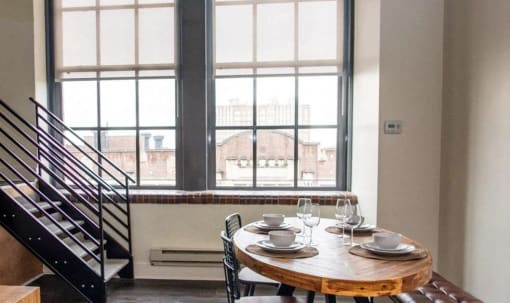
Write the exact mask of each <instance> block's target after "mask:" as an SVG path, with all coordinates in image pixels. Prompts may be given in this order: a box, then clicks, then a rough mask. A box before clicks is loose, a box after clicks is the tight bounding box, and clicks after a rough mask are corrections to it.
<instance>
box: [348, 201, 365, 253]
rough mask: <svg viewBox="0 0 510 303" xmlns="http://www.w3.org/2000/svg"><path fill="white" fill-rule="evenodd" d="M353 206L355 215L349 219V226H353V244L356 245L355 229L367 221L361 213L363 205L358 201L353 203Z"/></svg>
mask: <svg viewBox="0 0 510 303" xmlns="http://www.w3.org/2000/svg"><path fill="white" fill-rule="evenodd" d="M351 208H352V210H353V215H352V216H351V218H350V219H349V221H347V224H349V227H350V228H351V244H352V245H353V246H354V245H355V243H354V229H356V228H359V227H360V226H361V225H363V222H365V217H363V216H362V215H361V207H360V205H359V203H356V204H354V205H352V204H351Z"/></svg>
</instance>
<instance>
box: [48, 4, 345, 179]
mask: <svg viewBox="0 0 510 303" xmlns="http://www.w3.org/2000/svg"><path fill="white" fill-rule="evenodd" d="M56 3H57V5H56V6H55V18H56V22H55V24H56V26H55V36H56V47H55V49H56V52H55V70H56V78H57V79H56V81H57V82H56V83H58V84H59V86H58V87H59V88H60V89H61V101H62V115H63V118H64V121H65V122H66V123H67V124H68V125H70V126H71V127H73V129H74V130H75V131H77V133H78V135H79V136H80V137H81V138H83V139H84V140H85V141H86V142H88V143H89V144H91V145H92V146H94V147H96V148H98V149H100V150H101V151H102V152H104V153H105V155H106V156H107V157H108V158H110V159H111V160H112V161H113V162H114V163H115V164H117V165H118V166H119V167H121V168H122V169H124V170H125V171H126V172H127V173H129V174H130V175H131V176H132V177H133V178H134V179H136V180H137V182H138V185H140V186H175V185H176V178H177V174H178V172H177V169H176V164H177V155H178V151H177V150H176V146H177V144H176V142H177V138H178V136H179V134H178V133H177V131H178V127H177V122H176V121H177V118H176V112H177V111H176V108H177V106H178V99H177V97H176V96H177V95H178V94H177V85H176V82H177V81H176V72H175V69H176V66H177V65H176V60H175V55H174V54H175V53H176V51H175V49H176V47H177V45H178V42H177V40H176V35H175V28H176V26H175V22H176V16H175V14H176V10H175V5H176V4H175V3H174V1H171V0H150V1H149V0H147V1H145V0H138V1H136V2H135V1H134V0H125V1H124V0H123V1H120V2H119V1H113V0H108V1H105V0H101V1H99V5H97V6H96V1H88V0H83V1H68V0H58V1H56ZM211 14H212V16H213V28H212V29H213V30H212V32H213V61H214V62H213V63H214V70H213V79H214V87H213V90H214V98H212V100H210V101H211V102H214V109H215V117H214V120H215V124H214V125H215V126H214V128H213V129H211V130H210V132H211V135H212V138H213V152H214V155H215V157H214V158H213V159H212V161H214V172H213V173H211V175H210V176H209V177H212V178H215V185H216V186H217V187H233V188H242V187H285V188H297V187H330V188H334V187H337V186H338V182H337V181H338V180H337V178H338V168H337V167H338V165H337V164H338V163H337V161H338V145H339V142H342V141H339V137H340V136H341V134H340V129H341V128H340V125H341V123H343V120H342V119H343V118H342V114H341V110H342V107H341V104H342V103H341V98H342V72H343V1H338V0H320V1H309V0H281V1H277V2H270V1H267V2H266V1H255V0H241V1H228V0H215V1H213V11H212V12H211ZM275 16H278V18H275ZM113 41H114V42H113ZM183 68H185V67H183ZM73 141H74V142H78V141H77V140H73ZM342 144H343V143H342ZM79 146H80V147H81V148H83V149H86V148H85V146H84V145H83V144H80V145H79ZM67 147H68V149H69V150H70V151H71V152H73V153H75V154H76V155H78V156H79V157H80V159H82V161H83V162H84V163H90V160H89V159H87V158H86V157H85V156H83V155H80V154H79V152H78V150H77V149H76V148H74V147H72V146H71V144H69V142H67ZM202 156H205V155H197V157H202ZM91 167H92V166H91ZM106 177H108V176H106Z"/></svg>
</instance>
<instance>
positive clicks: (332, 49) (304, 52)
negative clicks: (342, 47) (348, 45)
mask: <svg viewBox="0 0 510 303" xmlns="http://www.w3.org/2000/svg"><path fill="white" fill-rule="evenodd" d="M336 5H337V2H336V1H313V2H300V3H299V46H298V48H299V59H300V60H313V59H336V58H337V54H336V52H337V19H336V14H337V7H336Z"/></svg>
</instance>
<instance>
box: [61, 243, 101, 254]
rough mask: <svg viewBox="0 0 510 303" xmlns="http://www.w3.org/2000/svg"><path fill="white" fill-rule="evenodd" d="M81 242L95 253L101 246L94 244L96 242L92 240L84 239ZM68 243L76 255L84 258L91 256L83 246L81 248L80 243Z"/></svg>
mask: <svg viewBox="0 0 510 303" xmlns="http://www.w3.org/2000/svg"><path fill="white" fill-rule="evenodd" d="M81 243H82V244H83V246H85V247H86V248H88V249H89V250H90V251H91V252H93V253H94V251H95V250H96V249H98V248H99V246H97V245H96V244H94V242H92V241H90V240H86V241H82V242H81ZM66 245H67V246H68V247H69V249H71V251H72V252H73V253H74V254H75V255H76V256H78V257H80V258H84V257H86V256H89V254H88V253H87V252H86V251H85V250H84V249H83V248H81V247H80V245H78V244H77V243H76V242H70V243H66Z"/></svg>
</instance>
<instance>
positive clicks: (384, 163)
mask: <svg viewBox="0 0 510 303" xmlns="http://www.w3.org/2000/svg"><path fill="white" fill-rule="evenodd" d="M443 5H444V3H443V0H413V1H409V0H384V1H380V0H379V1H377V0H359V1H356V10H357V12H356V18H357V19H358V20H356V26H357V28H356V47H357V48H356V50H355V54H356V57H355V79H354V81H355V89H354V136H353V137H354V142H353V144H354V146H353V187H352V188H353V192H355V193H356V194H357V195H359V197H360V199H359V200H360V203H361V204H362V205H366V206H365V208H366V209H367V210H368V211H367V212H368V213H369V215H373V216H377V219H376V221H377V223H378V224H379V225H381V226H383V227H386V228H389V229H392V230H396V231H400V232H402V233H404V234H406V235H408V236H411V237H412V238H414V239H416V240H418V241H420V242H422V243H424V244H425V245H426V246H427V247H429V248H430V249H431V251H432V254H433V256H434V258H435V259H436V258H437V252H438V241H439V240H438V222H439V184H440V179H439V177H440V143H441V104H442V103H441V102H442V68H443V67H442V50H443ZM385 120H401V121H402V125H403V129H402V133H401V134H400V135H385V134H384V133H383V129H382V128H383V123H384V121H385ZM372 220H373V219H372Z"/></svg>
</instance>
